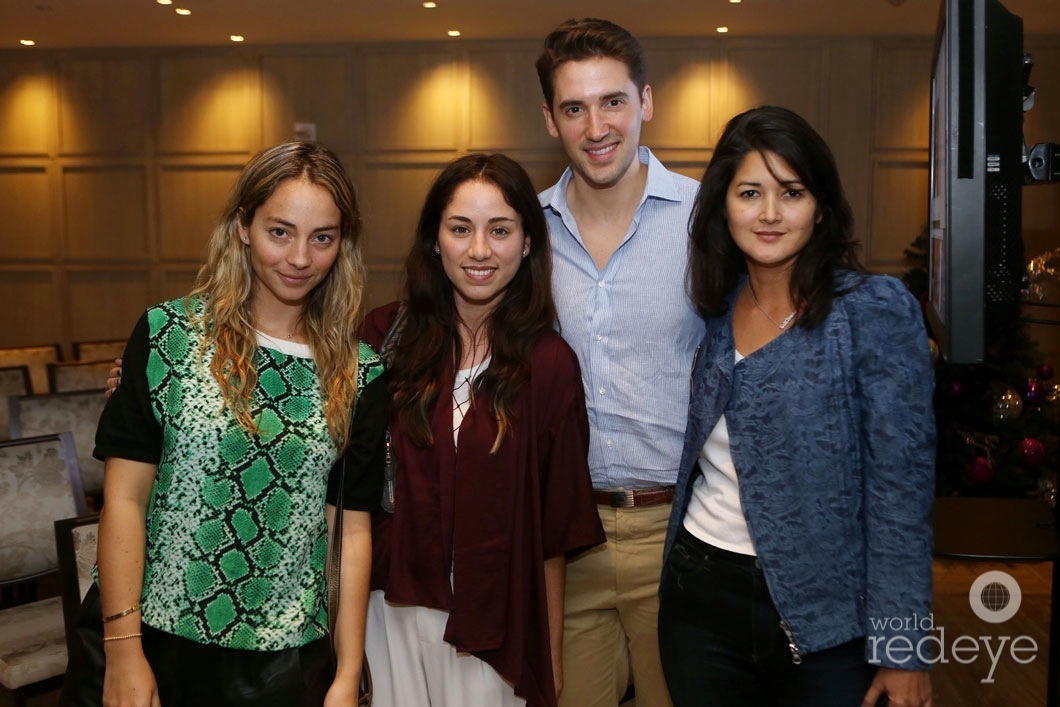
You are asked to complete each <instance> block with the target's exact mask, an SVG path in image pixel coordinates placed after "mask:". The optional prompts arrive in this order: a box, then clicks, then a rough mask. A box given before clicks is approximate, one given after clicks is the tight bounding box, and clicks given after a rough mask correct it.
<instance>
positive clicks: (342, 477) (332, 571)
mask: <svg viewBox="0 0 1060 707" xmlns="http://www.w3.org/2000/svg"><path fill="white" fill-rule="evenodd" d="M345 482H346V457H345V455H344V456H343V457H342V469H341V470H340V472H339V484H338V494H337V495H336V503H335V520H334V522H333V523H332V530H331V533H332V535H331V544H330V547H329V548H328V572H327V585H328V635H329V636H330V640H331V652H332V655H334V654H335V623H336V622H337V621H338V618H339V582H340V581H341V580H342V516H343V509H342V494H343V486H344V485H345Z"/></svg>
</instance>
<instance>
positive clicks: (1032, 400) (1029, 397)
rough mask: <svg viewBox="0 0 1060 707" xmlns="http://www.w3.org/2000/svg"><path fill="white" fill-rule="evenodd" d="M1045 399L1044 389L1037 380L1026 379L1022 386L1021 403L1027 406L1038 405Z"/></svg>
mask: <svg viewBox="0 0 1060 707" xmlns="http://www.w3.org/2000/svg"><path fill="white" fill-rule="evenodd" d="M1043 397H1045V389H1044V388H1043V387H1042V384H1041V383H1039V382H1038V379H1037V378H1028V379H1027V382H1026V383H1024V385H1023V402H1025V403H1027V404H1028V405H1040V404H1041V402H1042V398H1043Z"/></svg>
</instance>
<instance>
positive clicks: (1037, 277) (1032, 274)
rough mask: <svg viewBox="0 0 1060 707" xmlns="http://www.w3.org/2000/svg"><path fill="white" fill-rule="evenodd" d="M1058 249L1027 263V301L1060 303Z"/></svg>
mask: <svg viewBox="0 0 1060 707" xmlns="http://www.w3.org/2000/svg"><path fill="white" fill-rule="evenodd" d="M1058 271H1060V248H1057V249H1055V250H1050V251H1048V252H1045V253H1042V254H1041V255H1039V256H1038V257H1036V258H1031V260H1030V262H1029V263H1027V280H1028V286H1027V290H1026V292H1027V294H1026V297H1027V299H1028V300H1035V301H1038V302H1047V303H1050V304H1057V303H1060V272H1058Z"/></svg>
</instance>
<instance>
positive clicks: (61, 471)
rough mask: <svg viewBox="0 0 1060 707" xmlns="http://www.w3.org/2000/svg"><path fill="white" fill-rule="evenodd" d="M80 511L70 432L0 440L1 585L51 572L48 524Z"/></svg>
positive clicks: (52, 552)
mask: <svg viewBox="0 0 1060 707" xmlns="http://www.w3.org/2000/svg"><path fill="white" fill-rule="evenodd" d="M85 512H86V509H85V493H84V490H83V489H82V487H81V475H80V473H79V470H78V466H77V453H76V452H75V450H74V440H73V436H72V435H71V434H70V433H69V432H60V433H57V434H47V435H40V436H36V437H25V438H22V439H9V440H6V441H3V442H0V585H3V584H12V583H15V582H24V581H26V580H28V579H32V578H34V577H39V576H42V575H46V574H49V573H52V572H55V571H56V569H57V568H58V560H57V556H56V553H55V530H54V527H53V523H54V522H55V521H56V520H58V519H60V518H69V517H70V516H73V515H84V514H85Z"/></svg>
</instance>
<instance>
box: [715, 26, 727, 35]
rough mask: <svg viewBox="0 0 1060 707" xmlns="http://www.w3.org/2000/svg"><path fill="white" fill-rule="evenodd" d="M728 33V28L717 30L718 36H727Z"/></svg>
mask: <svg viewBox="0 0 1060 707" xmlns="http://www.w3.org/2000/svg"><path fill="white" fill-rule="evenodd" d="M728 31H729V28H728V27H718V30H717V32H718V34H725V33H726V32H728Z"/></svg>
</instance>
